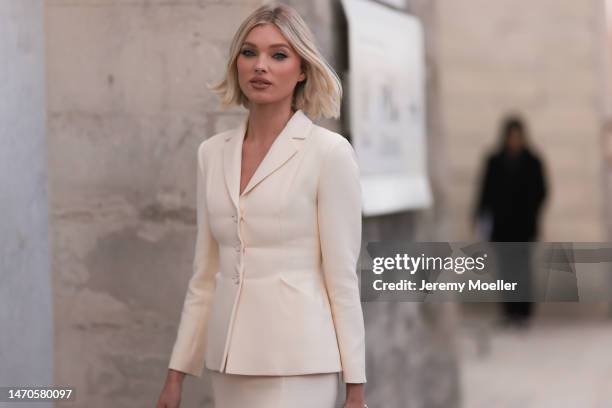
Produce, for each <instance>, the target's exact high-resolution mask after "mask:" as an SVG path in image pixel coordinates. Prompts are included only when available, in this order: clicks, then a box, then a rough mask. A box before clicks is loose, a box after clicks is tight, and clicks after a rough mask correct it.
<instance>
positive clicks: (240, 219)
mask: <svg viewBox="0 0 612 408" xmlns="http://www.w3.org/2000/svg"><path fill="white" fill-rule="evenodd" d="M238 202H239V205H238V209H237V214H236V215H234V216H233V217H232V218H233V219H234V223H235V224H236V234H237V236H238V243H237V244H236V247H235V249H236V252H237V254H238V265H237V267H236V268H235V269H234V274H233V276H232V280H233V282H234V284H236V285H238V288H237V290H236V298H235V299H234V304H233V307H232V313H231V316H230V327H229V331H228V334H227V338H226V339H225V347H224V351H223V360H222V365H221V366H222V367H223V369H222V370H221V371H222V372H225V371H226V370H227V360H228V355H229V347H230V344H231V339H232V333H233V329H234V322H235V320H236V310H237V308H238V299H239V298H240V293H241V290H242V283H243V281H244V255H245V254H246V245H245V242H244V238H243V236H242V227H243V226H244V222H245V221H244V202H243V198H242V196H240V197H239V199H238Z"/></svg>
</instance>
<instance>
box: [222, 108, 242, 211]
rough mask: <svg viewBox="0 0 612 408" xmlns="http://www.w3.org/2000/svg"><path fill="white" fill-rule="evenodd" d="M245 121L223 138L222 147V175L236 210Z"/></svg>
mask: <svg viewBox="0 0 612 408" xmlns="http://www.w3.org/2000/svg"><path fill="white" fill-rule="evenodd" d="M247 121H248V118H247V119H244V120H243V121H242V123H241V124H240V126H239V127H238V128H236V129H234V130H233V131H231V132H229V134H228V135H227V136H226V137H225V145H224V146H223V174H224V175H225V185H226V186H227V191H228V193H229V195H230V197H231V198H232V202H233V203H234V207H236V209H238V194H239V193H240V168H241V164H242V141H243V139H244V135H245V134H246V128H247Z"/></svg>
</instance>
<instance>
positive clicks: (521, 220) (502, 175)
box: [474, 115, 547, 327]
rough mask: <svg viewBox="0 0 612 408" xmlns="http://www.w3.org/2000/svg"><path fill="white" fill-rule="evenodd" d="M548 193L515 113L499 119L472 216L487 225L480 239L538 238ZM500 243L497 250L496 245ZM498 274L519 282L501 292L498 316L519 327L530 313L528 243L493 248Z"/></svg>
mask: <svg viewBox="0 0 612 408" xmlns="http://www.w3.org/2000/svg"><path fill="white" fill-rule="evenodd" d="M546 195H547V183H546V177H545V172H544V165H543V163H542V160H541V159H540V158H539V157H538V155H537V154H536V153H535V152H534V151H533V149H531V148H530V146H529V145H528V141H527V130H526V126H525V124H524V122H523V120H522V119H521V118H520V117H519V116H515V115H512V116H508V117H507V118H506V119H505V120H504V121H503V123H502V127H501V135H500V145H499V148H498V149H497V150H496V151H494V152H493V153H491V154H490V155H489V156H488V158H487V159H486V162H485V168H484V172H483V177H482V178H481V184H480V188H479V195H478V198H477V201H476V203H477V205H476V208H475V211H474V222H475V224H476V223H480V224H481V225H483V224H484V225H489V228H488V229H487V232H486V233H485V234H486V236H485V237H484V238H485V239H488V240H489V241H493V242H531V241H536V240H537V238H538V218H539V215H540V210H541V208H542V205H543V203H544V200H545V198H546ZM499 249H501V250H499ZM495 255H496V256H497V259H498V262H499V269H498V270H499V273H500V275H501V276H500V278H502V279H504V278H507V279H508V280H509V281H514V282H518V288H519V290H518V291H516V292H515V293H512V294H509V295H508V296H506V297H504V298H503V300H504V301H503V302H502V312H503V315H504V320H503V322H504V323H506V324H510V325H517V326H521V327H524V326H526V325H527V323H528V321H529V318H530V317H531V315H532V314H533V303H531V302H525V301H510V300H512V298H513V297H514V298H515V299H521V300H525V299H530V298H531V297H532V296H531V293H532V289H531V286H532V284H531V273H530V250H529V246H528V245H526V244H525V245H513V246H504V247H503V248H498V251H497V253H496V254H495Z"/></svg>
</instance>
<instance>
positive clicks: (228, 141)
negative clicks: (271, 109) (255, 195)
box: [223, 110, 312, 209]
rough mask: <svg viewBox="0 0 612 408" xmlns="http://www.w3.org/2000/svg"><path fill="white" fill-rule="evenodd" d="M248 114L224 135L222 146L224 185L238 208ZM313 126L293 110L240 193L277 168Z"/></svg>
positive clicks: (244, 192) (306, 118) (247, 190)
mask: <svg viewBox="0 0 612 408" xmlns="http://www.w3.org/2000/svg"><path fill="white" fill-rule="evenodd" d="M247 124H248V117H247V118H246V119H245V120H244V121H243V122H242V123H241V124H240V126H239V127H237V128H236V129H234V130H233V131H230V132H229V133H228V135H227V136H226V137H225V145H224V148H223V170H224V171H223V173H224V174H225V185H226V186H227V190H228V192H229V195H230V197H231V198H232V202H233V203H234V206H235V207H236V209H238V200H239V194H240V173H241V167H242V143H243V141H244V136H245V134H246V130H247ZM311 127H312V121H311V120H310V119H309V118H308V117H307V116H306V115H305V114H304V113H303V112H302V111H301V110H298V111H296V112H295V113H294V114H293V116H292V117H291V119H289V121H288V122H287V124H286V125H285V127H284V128H283V130H282V131H281V133H280V134H279V135H278V136H277V137H276V139H275V140H274V143H272V146H270V150H268V152H267V153H266V156H265V157H264V158H263V160H262V161H261V163H260V164H259V166H258V167H257V169H256V170H255V173H254V174H253V176H252V177H251V179H250V180H249V183H248V184H247V186H246V187H245V189H244V191H243V192H242V195H245V194H248V193H249V191H251V190H252V189H253V188H255V187H256V186H257V185H258V184H259V183H261V182H262V181H263V180H264V179H265V178H266V177H268V176H269V175H270V174H272V173H273V172H274V171H276V170H277V169H278V168H280V167H281V166H282V165H283V164H285V163H286V162H287V161H288V160H289V159H290V158H292V157H293V156H294V155H295V154H296V153H297V151H298V150H299V143H298V142H299V141H300V140H302V139H304V138H306V136H307V135H308V133H309V132H310V130H311Z"/></svg>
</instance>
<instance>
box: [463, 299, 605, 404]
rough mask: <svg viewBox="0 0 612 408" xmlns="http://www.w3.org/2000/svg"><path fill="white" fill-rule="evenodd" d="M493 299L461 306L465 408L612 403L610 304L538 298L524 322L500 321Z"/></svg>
mask: <svg viewBox="0 0 612 408" xmlns="http://www.w3.org/2000/svg"><path fill="white" fill-rule="evenodd" d="M491 306H492V305H488V306H485V307H482V306H481V307H474V306H467V307H466V308H464V310H463V319H462V322H461V323H460V329H459V336H458V348H459V354H460V359H461V385H462V388H461V390H462V391H461V392H462V399H463V404H462V406H463V407H464V408H481V407H482V408H484V407H487V408H492V407H494V408H519V407H520V408H532V407H533V408H536V407H537V408H548V407H551V408H553V407H554V408H565V407H567V408H574V407H579V408H583V407H584V408H587V407H594V408H604V407H605V408H608V407H612V320H611V319H610V318H609V306H608V305H591V306H584V305H571V304H564V305H559V304H556V305H553V304H544V305H537V307H538V312H537V313H536V316H535V318H534V320H533V322H532V324H531V326H530V327H529V328H528V329H526V330H519V329H508V328H502V327H499V326H497V325H496V324H495V320H496V319H497V313H496V312H497V310H496V309H495V308H492V307H491Z"/></svg>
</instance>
